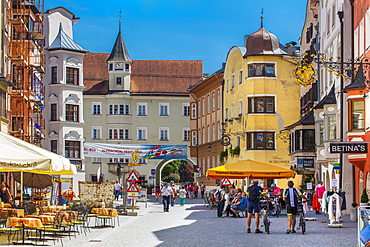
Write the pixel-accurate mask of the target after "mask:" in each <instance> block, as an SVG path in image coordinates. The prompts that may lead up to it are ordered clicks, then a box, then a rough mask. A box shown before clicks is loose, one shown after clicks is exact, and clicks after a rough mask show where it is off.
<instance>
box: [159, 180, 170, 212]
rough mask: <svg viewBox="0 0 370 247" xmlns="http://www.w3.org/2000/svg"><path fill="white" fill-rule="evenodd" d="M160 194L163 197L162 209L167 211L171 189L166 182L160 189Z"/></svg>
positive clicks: (168, 209)
mask: <svg viewBox="0 0 370 247" xmlns="http://www.w3.org/2000/svg"><path fill="white" fill-rule="evenodd" d="M161 195H162V197H163V211H164V212H169V211H170V208H169V205H170V197H171V195H172V189H171V188H170V187H168V184H167V183H165V184H164V186H163V188H162V191H161Z"/></svg>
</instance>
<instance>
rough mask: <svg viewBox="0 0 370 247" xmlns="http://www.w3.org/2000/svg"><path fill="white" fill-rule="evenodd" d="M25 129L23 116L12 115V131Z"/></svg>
mask: <svg viewBox="0 0 370 247" xmlns="http://www.w3.org/2000/svg"><path fill="white" fill-rule="evenodd" d="M20 130H23V117H12V131H20Z"/></svg>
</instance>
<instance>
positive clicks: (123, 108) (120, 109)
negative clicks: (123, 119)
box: [109, 105, 130, 115]
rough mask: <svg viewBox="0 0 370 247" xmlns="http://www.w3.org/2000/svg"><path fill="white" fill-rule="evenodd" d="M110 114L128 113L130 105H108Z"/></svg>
mask: <svg viewBox="0 0 370 247" xmlns="http://www.w3.org/2000/svg"><path fill="white" fill-rule="evenodd" d="M109 114H110V115H130V105H109Z"/></svg>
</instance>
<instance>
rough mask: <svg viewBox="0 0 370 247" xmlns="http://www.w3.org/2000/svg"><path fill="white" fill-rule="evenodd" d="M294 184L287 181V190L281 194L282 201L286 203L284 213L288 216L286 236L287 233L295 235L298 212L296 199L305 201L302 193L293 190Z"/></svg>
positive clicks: (295, 189)
mask: <svg viewBox="0 0 370 247" xmlns="http://www.w3.org/2000/svg"><path fill="white" fill-rule="evenodd" d="M293 186H294V182H293V181H288V187H289V188H288V189H285V190H284V193H283V200H284V201H285V202H286V212H287V216H288V229H287V231H286V234H289V233H296V231H295V230H294V228H295V225H296V216H297V212H298V199H299V198H303V199H306V200H308V199H307V197H305V196H304V195H303V194H302V192H300V191H299V189H297V188H293Z"/></svg>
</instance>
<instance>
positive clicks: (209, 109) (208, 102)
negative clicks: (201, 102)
mask: <svg viewBox="0 0 370 247" xmlns="http://www.w3.org/2000/svg"><path fill="white" fill-rule="evenodd" d="M210 112H211V100H210V98H209V95H207V113H210Z"/></svg>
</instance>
